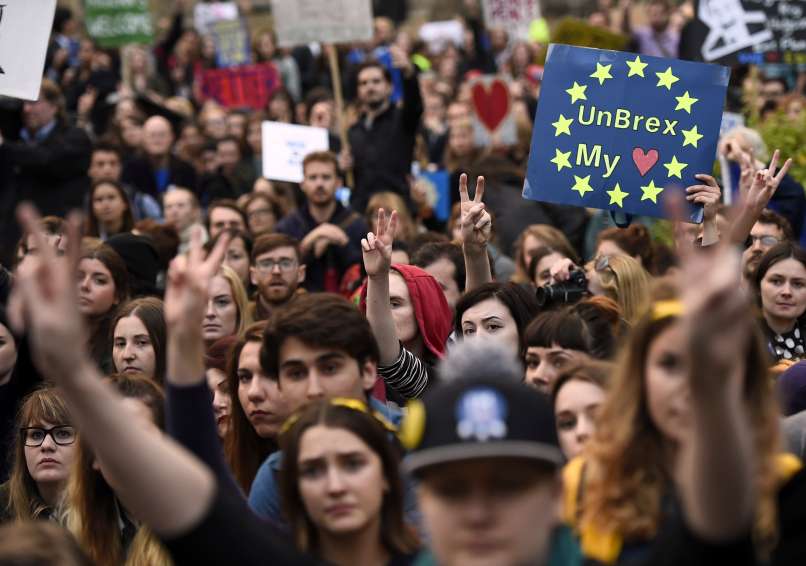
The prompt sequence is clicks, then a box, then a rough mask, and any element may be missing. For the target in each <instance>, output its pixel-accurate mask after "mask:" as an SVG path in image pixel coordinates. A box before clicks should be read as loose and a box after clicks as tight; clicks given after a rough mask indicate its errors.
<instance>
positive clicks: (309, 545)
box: [279, 400, 418, 554]
mask: <svg viewBox="0 0 806 566" xmlns="http://www.w3.org/2000/svg"><path fill="white" fill-rule="evenodd" d="M338 401H339V400H324V401H318V402H315V403H311V404H310V405H308V406H307V407H305V408H303V409H302V411H301V412H300V413H298V414H297V415H296V416H295V417H292V418H295V419H296V420H294V421H291V422H293V424H292V425H291V426H290V428H289V429H288V430H287V431H285V432H284V433H283V434H282V435H281V436H280V448H281V450H282V451H283V468H282V470H281V471H280V481H279V487H280V497H281V501H282V507H283V510H284V511H285V514H286V518H287V519H288V523H289V525H290V526H291V529H292V531H293V534H294V541H295V543H296V545H297V548H298V549H299V550H302V551H304V552H313V553H316V551H317V547H318V543H319V535H318V532H317V527H316V525H314V524H313V522H312V521H311V518H310V516H309V515H308V512H307V511H306V510H305V504H304V502H303V500H302V495H301V494H300V491H299V478H300V473H299V465H298V462H297V460H298V458H299V448H300V442H301V440H302V436H303V435H304V434H305V432H306V431H307V430H308V429H309V428H312V427H314V426H325V427H328V428H339V429H343V430H346V431H347V432H350V433H352V434H354V435H355V436H357V437H358V438H360V439H361V440H362V441H363V442H364V443H365V444H366V445H367V446H369V448H370V449H371V450H372V451H373V452H375V454H376V455H377V456H378V458H380V460H381V465H382V467H383V474H384V477H385V478H386V483H387V484H388V486H389V489H388V490H387V491H386V493H384V496H383V502H382V504H381V511H380V514H381V521H380V524H381V527H380V535H381V541H380V542H381V544H382V545H383V547H384V548H385V549H386V550H387V551H388V552H389V553H390V554H408V553H411V552H414V551H415V550H416V549H417V547H418V540H417V536H416V535H415V533H414V531H413V530H412V529H411V528H410V527H409V526H408V525H406V523H405V521H404V519H403V484H402V481H401V477H400V457H401V454H402V449H401V448H400V446H399V445H398V444H397V443H396V440H395V439H394V437H393V436H391V435H390V432H389V430H387V428H385V427H384V426H383V425H382V424H381V422H380V421H379V420H378V419H377V418H376V417H374V416H372V414H371V413H370V412H369V410H368V409H367V408H366V405H365V404H363V403H362V402H360V401H354V400H348V401H350V402H349V404H348V403H345V404H341V403H339V402H338ZM361 406H363V408H361V409H357V408H356V407H361ZM378 488H379V489H380V486H378Z"/></svg>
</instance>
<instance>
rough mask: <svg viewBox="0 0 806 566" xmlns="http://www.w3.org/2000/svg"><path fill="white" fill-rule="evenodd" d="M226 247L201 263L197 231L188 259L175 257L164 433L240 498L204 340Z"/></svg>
mask: <svg viewBox="0 0 806 566" xmlns="http://www.w3.org/2000/svg"><path fill="white" fill-rule="evenodd" d="M222 242H223V243H222ZM228 243H229V237H228V236H226V235H225V236H224V237H222V238H220V239H219V241H218V242H217V243H216V246H215V247H214V248H213V250H212V251H211V252H210V254H209V256H208V257H207V259H205V258H204V252H203V249H202V231H201V228H199V229H197V230H194V232H193V233H192V235H191V241H190V250H189V252H188V254H187V255H180V256H177V257H176V258H175V259H174V260H173V261H172V262H171V267H170V269H169V270H168V286H167V288H166V290H165V322H166V325H167V327H168V348H167V350H168V359H167V369H168V371H167V375H166V380H167V382H168V386H167V387H166V397H167V399H166V405H167V407H166V409H167V410H166V428H167V431H168V434H170V435H171V436H172V437H173V438H175V439H176V440H177V441H178V442H179V443H180V444H182V446H184V447H186V448H187V449H188V450H190V451H191V452H192V453H193V454H194V455H195V456H196V457H197V458H199V459H200V460H201V461H202V462H204V463H205V464H207V466H209V467H210V469H212V470H213V473H214V474H215V476H216V478H217V479H218V483H219V485H220V487H221V488H222V489H226V490H228V491H230V492H233V493H239V492H240V490H239V488H238V486H237V484H236V483H235V480H234V479H233V477H232V473H231V472H230V469H229V466H227V463H226V461H225V460H224V453H223V450H222V447H221V441H220V440H219V438H218V431H217V428H216V424H215V418H214V416H213V409H212V404H211V403H210V391H209V389H208V386H207V380H206V379H205V368H204V337H203V335H202V323H203V322H204V313H205V309H206V305H207V299H208V288H209V287H210V281H211V280H212V278H213V277H214V276H215V274H216V273H217V272H218V269H219V268H220V267H221V262H222V260H223V258H224V253H225V251H226V249H227V244H228Z"/></svg>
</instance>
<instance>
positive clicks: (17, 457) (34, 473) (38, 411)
mask: <svg viewBox="0 0 806 566" xmlns="http://www.w3.org/2000/svg"><path fill="white" fill-rule="evenodd" d="M16 419H17V426H16V430H15V433H16V434H15V435H14V448H13V449H12V452H10V456H11V458H10V459H11V460H12V461H13V465H12V469H11V477H10V478H9V480H8V482H6V483H4V484H3V485H0V519H2V521H3V522H5V521H8V520H22V521H25V520H33V519H46V520H56V519H57V517H56V511H57V509H58V508H59V505H60V504H61V501H62V496H63V495H64V490H65V488H66V487H67V480H68V478H69V477H70V470H71V469H72V465H73V460H74V458H75V441H76V437H77V432H76V430H75V428H74V427H73V425H72V421H71V419H70V412H69V410H68V408H67V405H66V404H65V402H64V400H63V399H62V398H61V397H60V396H59V393H58V392H57V391H56V389H55V388H53V387H44V388H41V389H37V390H36V391H34V392H33V393H31V394H30V395H29V396H28V397H27V398H26V399H25V401H24V402H23V404H22V406H21V407H20V410H19V413H18V414H17V416H16Z"/></svg>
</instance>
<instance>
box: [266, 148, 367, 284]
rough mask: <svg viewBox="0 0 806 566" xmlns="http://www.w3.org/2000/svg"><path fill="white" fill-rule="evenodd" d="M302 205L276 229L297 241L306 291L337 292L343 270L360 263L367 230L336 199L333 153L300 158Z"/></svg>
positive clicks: (355, 215)
mask: <svg viewBox="0 0 806 566" xmlns="http://www.w3.org/2000/svg"><path fill="white" fill-rule="evenodd" d="M302 174H303V179H302V184H301V187H302V192H303V193H305V201H306V202H305V206H302V207H300V208H298V209H297V210H296V211H294V212H292V213H291V214H289V215H288V216H286V217H285V218H283V219H282V220H281V221H280V222H279V223H278V224H277V232H279V233H281V234H286V235H288V236H291V237H292V238H295V239H296V240H298V241H299V242H300V256H299V257H300V258H301V261H302V263H304V264H305V267H306V272H305V288H306V289H307V290H308V291H329V292H338V291H339V284H340V282H341V278H342V276H343V275H344V272H345V271H347V270H348V269H349V268H350V267H351V266H352V265H355V264H357V263H361V238H363V237H364V236H365V235H366V233H367V232H368V231H369V228H368V227H367V223H366V222H365V221H364V219H363V218H362V217H361V215H359V214H358V213H356V212H354V211H353V210H351V209H350V208H346V207H344V206H342V205H341V204H340V203H339V202H338V201H337V200H336V189H337V188H338V186H339V174H338V161H337V160H336V156H335V155H334V154H333V153H330V152H328V151H317V152H313V153H309V154H308V155H307V156H306V157H305V159H304V160H303V162H302Z"/></svg>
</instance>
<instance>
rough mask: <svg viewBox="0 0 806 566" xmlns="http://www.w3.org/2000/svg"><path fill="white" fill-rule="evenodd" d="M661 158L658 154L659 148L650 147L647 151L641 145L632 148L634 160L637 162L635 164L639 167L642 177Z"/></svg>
mask: <svg viewBox="0 0 806 566" xmlns="http://www.w3.org/2000/svg"><path fill="white" fill-rule="evenodd" d="M659 158H660V155H659V154H658V150H657V149H650V150H649V151H646V152H645V151H644V150H643V149H641V148H640V147H636V148H635V149H633V150H632V161H633V163H635V166H636V167H637V168H638V172H639V173H640V174H641V176H642V177H643V176H644V175H646V174H647V173H648V172H649V170H650V169H652V168H653V167H654V166H655V164H656V163H657V162H658V159H659Z"/></svg>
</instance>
